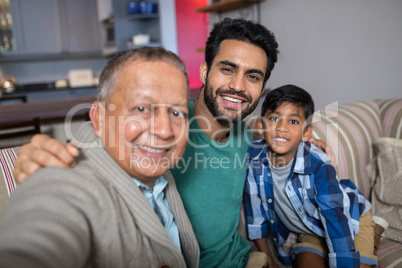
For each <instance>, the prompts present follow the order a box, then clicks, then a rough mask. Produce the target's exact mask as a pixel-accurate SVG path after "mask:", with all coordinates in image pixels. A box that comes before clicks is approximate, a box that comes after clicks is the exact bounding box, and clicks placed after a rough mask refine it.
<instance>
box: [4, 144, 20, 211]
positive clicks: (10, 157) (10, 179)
mask: <svg viewBox="0 0 402 268" xmlns="http://www.w3.org/2000/svg"><path fill="white" fill-rule="evenodd" d="M19 150H20V147H14V148H7V149H2V150H0V214H1V213H2V212H3V210H4V208H5V206H6V203H7V199H8V197H9V196H10V194H11V193H12V192H13V191H14V190H15V188H16V187H17V183H16V182H15V180H14V176H13V170H14V165H15V159H16V158H17V155H18V153H19Z"/></svg>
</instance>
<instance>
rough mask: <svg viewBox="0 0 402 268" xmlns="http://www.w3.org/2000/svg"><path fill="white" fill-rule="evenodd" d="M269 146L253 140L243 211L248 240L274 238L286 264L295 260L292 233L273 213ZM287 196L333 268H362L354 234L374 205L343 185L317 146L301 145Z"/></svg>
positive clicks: (350, 186) (287, 185)
mask: <svg viewBox="0 0 402 268" xmlns="http://www.w3.org/2000/svg"><path fill="white" fill-rule="evenodd" d="M267 146H268V145H267V144H266V142H265V141H264V140H260V141H255V142H253V143H252V144H251V146H250V148H249V151H248V158H249V165H248V171H247V179H246V185H245V188H244V195H243V198H244V212H245V217H246V228H247V233H248V236H249V239H251V240H254V239H258V238H263V237H266V236H267V235H268V225H269V228H270V229H271V231H272V234H273V236H274V243H275V246H276V248H277V249H278V253H279V257H280V258H281V260H282V262H283V263H284V264H286V265H292V258H291V256H290V255H289V254H288V253H287V252H286V250H285V249H284V247H283V246H284V244H285V242H286V240H287V238H288V236H289V234H290V231H289V230H288V229H287V228H286V227H285V226H284V225H283V224H282V222H281V221H280V219H279V218H278V216H277V215H276V213H275V209H274V206H275V202H274V200H275V199H274V191H273V185H272V176H271V171H270V169H269V164H268V153H267ZM285 192H286V195H287V196H288V198H289V200H290V202H291V204H292V206H293V208H294V210H295V211H296V213H297V214H298V216H299V217H300V219H301V221H302V222H303V223H304V224H305V225H306V226H307V228H309V229H310V230H311V231H312V232H313V233H315V234H316V235H318V236H320V237H325V238H326V241H327V245H328V249H329V255H328V257H329V264H330V267H360V254H359V252H356V251H355V246H354V234H356V233H358V231H359V218H360V216H361V215H363V214H364V213H366V212H367V211H368V210H369V209H370V208H371V205H370V203H369V202H368V201H367V200H366V199H365V198H364V196H363V195H362V193H361V192H360V191H359V190H358V189H357V188H356V186H355V185H354V184H353V183H352V182H351V181H350V180H339V179H338V177H337V175H336V171H335V168H334V167H333V166H332V165H331V162H330V160H329V158H328V156H327V155H326V154H325V153H324V152H322V151H321V150H320V149H318V148H317V147H315V146H314V145H312V144H310V143H308V142H306V143H304V142H301V143H300V145H299V147H298V150H297V152H296V155H295V159H294V161H293V165H292V172H291V173H290V174H289V177H288V179H287V182H286V186H285Z"/></svg>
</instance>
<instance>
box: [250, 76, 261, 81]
mask: <svg viewBox="0 0 402 268" xmlns="http://www.w3.org/2000/svg"><path fill="white" fill-rule="evenodd" d="M248 77H249V78H250V79H252V80H255V81H260V78H259V77H258V76H256V75H252V74H250V75H249V76H248Z"/></svg>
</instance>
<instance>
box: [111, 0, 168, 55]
mask: <svg viewBox="0 0 402 268" xmlns="http://www.w3.org/2000/svg"><path fill="white" fill-rule="evenodd" d="M128 2H129V1H126V0H117V1H113V11H114V16H115V30H116V47H117V50H119V51H121V50H126V49H127V48H131V47H132V46H131V45H130V41H132V38H133V36H135V35H137V34H148V35H150V41H151V43H154V44H156V45H160V44H161V32H160V20H159V8H160V7H159V5H158V7H157V13H155V14H134V15H127V12H126V10H127V9H126V5H127V3H128ZM155 3H158V1H156V2H155Z"/></svg>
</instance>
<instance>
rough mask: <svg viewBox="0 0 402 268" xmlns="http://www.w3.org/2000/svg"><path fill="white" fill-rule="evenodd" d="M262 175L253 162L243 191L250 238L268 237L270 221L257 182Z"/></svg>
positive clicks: (248, 169) (249, 166) (249, 167)
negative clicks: (256, 170)
mask: <svg viewBox="0 0 402 268" xmlns="http://www.w3.org/2000/svg"><path fill="white" fill-rule="evenodd" d="M260 176H261V177H262V176H263V175H257V174H255V172H254V171H253V167H252V164H250V163H249V165H248V168H247V178H246V183H245V186H244V193H243V206H244V214H245V221H246V230H247V236H248V238H249V239H250V240H255V239H259V238H263V237H266V236H267V235H268V222H267V217H266V215H265V211H264V208H263V206H262V201H261V197H260V194H259V191H258V184H257V182H258V181H259V180H260Z"/></svg>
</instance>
